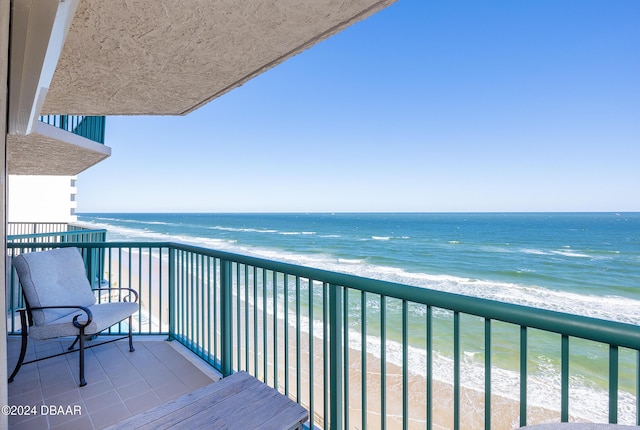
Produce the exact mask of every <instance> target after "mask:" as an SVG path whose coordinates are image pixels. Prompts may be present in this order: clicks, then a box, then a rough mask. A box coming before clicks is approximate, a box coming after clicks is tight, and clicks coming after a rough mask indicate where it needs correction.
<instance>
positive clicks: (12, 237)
mask: <svg viewBox="0 0 640 430" xmlns="http://www.w3.org/2000/svg"><path fill="white" fill-rule="evenodd" d="M92 233H105V234H106V233H107V230H105V229H97V230H70V231H51V232H47V233H28V234H12V235H8V236H7V240H16V239H37V238H41V237H51V236H60V235H65V236H79V235H83V234H92ZM99 243H103V242H99ZM40 245H42V243H40ZM82 246H85V244H82Z"/></svg>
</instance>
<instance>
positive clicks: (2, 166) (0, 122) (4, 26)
mask: <svg viewBox="0 0 640 430" xmlns="http://www.w3.org/2000/svg"><path fill="white" fill-rule="evenodd" d="M10 13H11V1H10V0H0V240H1V241H2V243H3V244H4V243H6V241H7V234H6V221H7V216H6V215H7V211H6V209H7V200H6V195H7V157H6V154H7V152H6V151H7V107H8V100H7V94H8V74H9V18H10ZM0 273H6V247H5V246H2V247H1V249H0ZM6 283H7V281H6V277H5V276H3V277H2V281H1V285H2V286H3V287H4V288H3V291H6V288H7V285H6ZM0 309H3V310H4V309H6V294H0ZM6 325H7V319H6V318H0V334H1V335H0V405H7V404H8V403H9V396H8V390H7V336H6V335H5V333H6V332H7V327H6ZM7 427H8V419H7V416H5V415H0V428H7Z"/></svg>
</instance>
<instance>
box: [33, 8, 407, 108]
mask: <svg viewBox="0 0 640 430" xmlns="http://www.w3.org/2000/svg"><path fill="white" fill-rule="evenodd" d="M394 1H395V0H183V1H177V0H108V1H105V0H81V2H80V5H79V6H78V10H77V12H76V15H75V17H74V20H73V22H72V24H71V29H70V30H69V34H68V36H67V40H66V42H65V45H64V48H63V50H62V54H61V56H60V60H59V62H58V66H57V68H56V72H55V74H54V76H53V80H52V82H51V85H50V88H49V91H48V94H47V97H46V99H45V103H44V106H43V110H42V113H43V114H58V113H60V114H82V115H136V114H160V115H176V114H178V115H181V114H186V113H188V112H190V111H192V110H194V109H197V108H198V107H200V106H202V105H203V104H205V103H207V102H208V101H210V100H212V99H214V98H216V97H218V96H220V95H222V94H224V93H226V92H227V91H229V90H231V89H233V88H235V87H237V86H239V85H242V84H243V83H244V82H246V81H248V80H249V79H251V78H253V77H255V76H257V75H258V74H260V73H262V72H264V71H265V70H267V69H269V68H271V67H273V66H275V65H277V64H279V63H280V62H282V61H284V60H286V59H287V58H289V57H291V56H293V55H295V54H297V53H299V52H301V51H303V50H304V49H307V48H309V47H311V46H312V45H314V44H315V43H317V42H319V41H321V40H323V39H325V38H327V37H329V36H331V35H332V34H335V33H337V32H339V31H340V30H342V29H344V28H345V27H347V26H348V25H350V24H352V23H354V22H356V21H359V20H361V19H364V18H366V17H367V16H369V15H371V14H373V13H374V12H376V11H378V10H380V9H382V8H384V7H386V6H388V5H389V4H391V3H393V2H394Z"/></svg>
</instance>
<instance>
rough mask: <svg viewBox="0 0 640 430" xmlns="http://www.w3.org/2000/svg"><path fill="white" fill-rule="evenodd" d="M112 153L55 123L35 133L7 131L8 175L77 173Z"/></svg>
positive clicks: (39, 126)
mask: <svg viewBox="0 0 640 430" xmlns="http://www.w3.org/2000/svg"><path fill="white" fill-rule="evenodd" d="M110 155H111V148H109V147H108V146H105V145H103V144H100V143H97V142H93V141H91V140H88V139H85V138H83V137H80V136H77V135H75V134H72V133H69V132H66V131H64V130H61V129H59V128H57V127H54V126H52V125H48V124H44V123H40V122H39V123H38V124H37V125H36V129H35V131H34V132H33V133H31V134H28V135H26V136H23V135H7V166H8V174H9V175H64V176H74V175H77V174H78V173H80V172H82V171H84V170H86V169H88V168H89V167H91V166H93V165H94V164H97V163H99V162H100V161H102V160H104V159H105V158H107V157H109V156H110Z"/></svg>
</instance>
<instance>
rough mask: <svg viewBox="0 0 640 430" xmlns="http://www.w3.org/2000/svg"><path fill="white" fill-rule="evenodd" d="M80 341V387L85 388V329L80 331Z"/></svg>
mask: <svg viewBox="0 0 640 430" xmlns="http://www.w3.org/2000/svg"><path fill="white" fill-rule="evenodd" d="M78 339H79V341H80V351H78V353H79V354H80V360H79V361H80V384H79V386H80V387H84V386H85V385H87V381H86V380H85V379H84V329H83V328H81V329H80V335H79V336H78Z"/></svg>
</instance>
